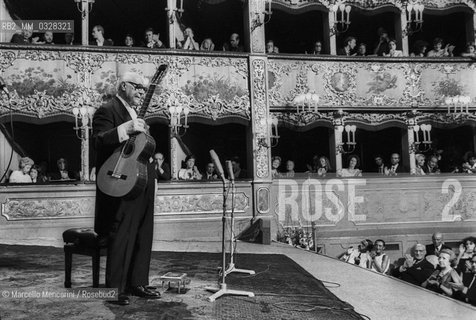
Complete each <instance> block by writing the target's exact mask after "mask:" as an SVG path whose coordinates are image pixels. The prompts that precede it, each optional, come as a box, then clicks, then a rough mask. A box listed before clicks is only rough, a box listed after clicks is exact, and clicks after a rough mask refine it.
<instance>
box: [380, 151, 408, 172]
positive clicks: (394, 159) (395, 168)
mask: <svg viewBox="0 0 476 320" xmlns="http://www.w3.org/2000/svg"><path fill="white" fill-rule="evenodd" d="M406 171H407V170H406V169H405V168H404V167H403V166H402V165H400V155H399V154H398V153H392V156H391V157H390V166H389V167H385V175H386V176H396V175H398V174H399V173H404V172H406Z"/></svg>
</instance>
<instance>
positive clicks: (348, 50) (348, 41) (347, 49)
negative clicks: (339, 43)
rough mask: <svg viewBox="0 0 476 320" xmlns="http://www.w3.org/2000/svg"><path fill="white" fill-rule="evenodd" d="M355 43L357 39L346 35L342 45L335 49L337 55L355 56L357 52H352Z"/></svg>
mask: <svg viewBox="0 0 476 320" xmlns="http://www.w3.org/2000/svg"><path fill="white" fill-rule="evenodd" d="M356 44H357V39H355V38H354V37H347V38H345V40H344V46H343V47H342V48H339V50H337V55H339V56H355V55H357V53H355V52H354V48H355V46H356Z"/></svg>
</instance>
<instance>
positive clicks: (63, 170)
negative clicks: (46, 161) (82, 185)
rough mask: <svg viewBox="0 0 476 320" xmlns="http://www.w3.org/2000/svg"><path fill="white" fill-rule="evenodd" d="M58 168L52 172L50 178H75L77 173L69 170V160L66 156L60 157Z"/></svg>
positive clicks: (57, 163) (57, 179)
mask: <svg viewBox="0 0 476 320" xmlns="http://www.w3.org/2000/svg"><path fill="white" fill-rule="evenodd" d="M56 165H57V170H56V171H53V172H51V173H50V175H49V176H50V180H52V181H54V180H56V181H59V180H71V179H73V178H75V175H74V174H73V173H72V172H70V171H68V162H67V161H66V159H65V158H59V159H58V161H57V162H56Z"/></svg>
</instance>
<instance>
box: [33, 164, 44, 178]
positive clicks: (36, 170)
mask: <svg viewBox="0 0 476 320" xmlns="http://www.w3.org/2000/svg"><path fill="white" fill-rule="evenodd" d="M39 172H40V166H39V165H37V164H35V165H33V166H32V167H31V169H30V177H31V182H32V183H43V181H41V178H40V177H39V176H38V174H39Z"/></svg>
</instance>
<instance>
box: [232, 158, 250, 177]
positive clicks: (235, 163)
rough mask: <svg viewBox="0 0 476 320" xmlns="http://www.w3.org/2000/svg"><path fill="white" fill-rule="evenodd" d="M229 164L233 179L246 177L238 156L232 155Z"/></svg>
mask: <svg viewBox="0 0 476 320" xmlns="http://www.w3.org/2000/svg"><path fill="white" fill-rule="evenodd" d="M231 166H232V169H233V175H234V176H235V179H242V178H246V177H247V172H246V170H245V169H242V168H241V161H240V158H239V157H233V158H232V159H231Z"/></svg>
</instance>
